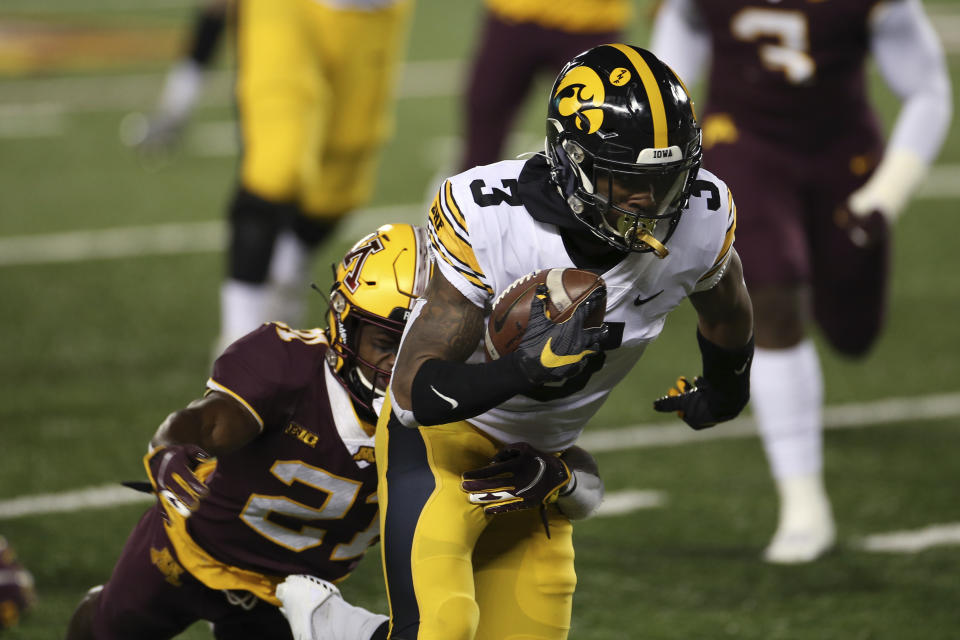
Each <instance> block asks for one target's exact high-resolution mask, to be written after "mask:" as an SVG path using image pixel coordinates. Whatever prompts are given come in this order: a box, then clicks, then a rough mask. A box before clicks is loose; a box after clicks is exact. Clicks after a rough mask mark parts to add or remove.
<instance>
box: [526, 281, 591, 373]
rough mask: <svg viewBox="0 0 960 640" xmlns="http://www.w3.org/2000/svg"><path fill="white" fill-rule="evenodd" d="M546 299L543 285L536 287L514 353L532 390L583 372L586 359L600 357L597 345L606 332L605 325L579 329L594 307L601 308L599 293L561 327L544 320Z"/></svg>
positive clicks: (588, 298) (559, 324)
mask: <svg viewBox="0 0 960 640" xmlns="http://www.w3.org/2000/svg"><path fill="white" fill-rule="evenodd" d="M546 298H547V287H546V285H543V284H541V285H538V286H537V291H536V295H535V296H534V298H533V301H532V302H531V303H530V321H529V323H528V324H527V330H526V331H525V332H524V334H523V339H522V340H521V341H520V346H519V347H517V351H516V353H517V356H518V362H519V366H520V371H521V372H522V373H523V376H524V377H525V378H526V379H527V381H528V382H529V383H530V384H532V385H534V386H542V385H544V384H551V383H552V384H561V383H563V382H564V381H566V380H567V379H569V378H572V377H574V376H576V375H577V374H578V373H580V372H581V371H583V369H584V367H586V365H587V362H588V361H589V359H590V356H592V355H594V354H598V353H600V342H601V340H602V339H603V337H604V335H605V334H606V332H607V327H606V325H601V326H600V327H595V328H592V329H585V328H584V326H583V325H584V323H585V322H586V319H587V316H589V315H590V312H591V311H592V310H593V309H594V308H595V307H596V305H598V304H604V298H605V292H604V291H603V290H602V289H597V290H596V291H594V292H593V293H591V294H590V295H589V296H588V297H587V299H586V300H584V301H583V302H581V303H580V305H579V306H578V307H577V309H576V311H574V312H573V315H571V316H570V317H569V318H568V319H567V320H566V321H564V322H561V323H555V322H553V321H551V320H550V318H548V317H547V311H546V305H545V300H546Z"/></svg>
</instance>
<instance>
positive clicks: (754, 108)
mask: <svg viewBox="0 0 960 640" xmlns="http://www.w3.org/2000/svg"><path fill="white" fill-rule="evenodd" d="M877 3H878V0H779V1H778V2H775V3H773V2H758V1H753V2H745V1H744V0H699V1H698V2H697V5H698V8H699V10H700V14H701V16H702V17H703V19H704V20H705V21H706V23H707V25H706V26H707V27H708V29H709V31H710V34H711V38H712V47H713V49H712V52H713V62H712V64H711V73H710V78H709V87H710V88H709V94H708V96H707V100H706V104H707V105H708V110H709V112H711V113H727V114H730V115H731V116H732V117H733V119H734V121H735V123H736V126H737V128H739V129H742V130H747V131H750V132H752V133H755V134H759V135H761V136H763V137H764V138H766V139H768V140H770V141H775V142H778V143H783V144H787V145H791V146H794V147H796V148H800V149H807V150H814V149H819V148H823V147H825V146H827V145H828V144H829V143H830V142H831V141H832V140H833V139H834V138H835V137H844V136H847V135H850V134H855V135H860V136H863V135H867V136H871V137H873V136H875V137H876V138H877V139H879V136H880V130H879V128H878V126H877V120H876V118H875V116H874V114H873V111H872V109H871V108H870V106H869V97H868V95H867V88H866V74H865V63H866V56H867V54H868V53H869V50H870V48H869V45H868V19H869V15H870V12H871V10H872V9H873V8H874V7H875V5H876V4H877ZM825 103H827V104H825Z"/></svg>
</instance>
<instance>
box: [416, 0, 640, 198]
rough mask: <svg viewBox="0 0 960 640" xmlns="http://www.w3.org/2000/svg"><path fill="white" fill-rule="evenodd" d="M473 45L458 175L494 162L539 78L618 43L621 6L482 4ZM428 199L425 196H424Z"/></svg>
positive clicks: (616, 0) (620, 1) (624, 6)
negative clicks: (586, 53) (587, 53)
mask: <svg viewBox="0 0 960 640" xmlns="http://www.w3.org/2000/svg"><path fill="white" fill-rule="evenodd" d="M483 4H484V14H485V15H484V21H483V28H482V29H481V33H480V41H479V43H478V44H477V47H476V49H475V51H474V52H473V58H472V60H471V67H470V77H469V80H468V81H467V87H466V91H465V92H464V95H463V107H464V112H465V116H466V117H465V120H466V131H465V136H464V145H463V154H462V157H461V159H460V168H459V171H466V170H467V169H470V168H472V167H476V166H477V165H481V164H490V163H492V162H496V161H498V160H501V159H502V158H501V155H500V153H501V151H502V147H503V144H504V142H505V140H506V137H507V134H508V133H509V132H510V127H511V125H512V124H513V122H514V120H515V119H516V116H517V113H518V112H519V111H520V107H521V106H523V102H524V100H525V99H526V98H527V96H528V94H529V93H530V89H532V88H533V86H534V82H535V80H536V79H537V78H538V77H539V76H540V75H541V74H542V75H546V76H551V77H552V76H553V75H554V74H556V71H557V69H559V68H561V67H563V65H565V64H566V63H567V60H569V59H570V58H572V57H573V56H575V55H577V54H578V53H580V52H581V51H586V50H587V49H590V48H591V47H595V46H598V45H601V44H604V43H607V42H620V41H622V40H623V34H624V30H625V28H626V26H627V24H628V23H629V21H630V18H631V14H632V8H633V7H632V6H631V5H632V3H630V2H629V1H628V0H575V1H574V2H567V3H564V5H563V8H562V9H558V7H557V3H556V2H553V0H484V3H483ZM431 195H432V194H431Z"/></svg>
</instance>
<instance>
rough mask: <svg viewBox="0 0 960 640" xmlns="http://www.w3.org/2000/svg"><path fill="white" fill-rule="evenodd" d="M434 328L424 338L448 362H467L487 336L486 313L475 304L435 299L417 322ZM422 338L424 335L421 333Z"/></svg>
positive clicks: (441, 298)
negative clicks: (484, 331)
mask: <svg viewBox="0 0 960 640" xmlns="http://www.w3.org/2000/svg"><path fill="white" fill-rule="evenodd" d="M420 322H423V323H424V325H425V326H428V327H430V332H429V335H426V336H424V337H425V338H427V339H428V340H429V341H430V342H431V343H432V344H433V345H434V347H435V350H436V349H439V350H440V351H439V352H438V353H437V355H438V356H440V357H441V358H442V359H444V360H454V361H457V362H463V361H464V360H466V359H467V358H468V357H470V354H472V353H473V352H474V350H475V349H476V348H477V343H478V342H479V341H480V338H481V336H482V335H483V312H482V311H481V310H480V309H479V308H478V307H475V306H474V305H472V304H469V303H467V304H463V303H462V302H460V301H455V302H453V303H452V302H451V301H450V300H448V299H446V297H445V296H443V295H440V296H437V297H435V298H432V299H431V300H430V302H428V303H427V304H426V305H424V307H423V310H422V311H421V314H420V317H419V318H417V323H420ZM418 335H421V334H420V333H419V332H418Z"/></svg>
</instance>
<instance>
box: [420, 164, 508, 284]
mask: <svg viewBox="0 0 960 640" xmlns="http://www.w3.org/2000/svg"><path fill="white" fill-rule="evenodd" d="M429 218H430V220H429V221H430V226H429V229H430V243H431V244H432V245H433V248H434V251H435V252H436V254H437V255H439V256H440V257H441V258H443V260H444V261H445V262H446V263H447V264H449V265H450V266H451V267H453V268H454V269H456V270H457V272H458V273H460V274H461V275H463V277H464V278H466V280H467V282H469V283H470V284H472V285H473V286H475V287H477V288H478V289H481V290H483V291H484V292H485V293H487V294H488V295H493V288H492V287H491V286H490V285H489V284H487V278H486V276H485V275H484V274H483V270H482V269H481V268H480V263H479V262H478V261H477V256H476V255H475V254H474V253H473V247H472V246H470V241H469V240H468V235H467V225H466V220H465V219H464V217H463V213H462V212H461V211H460V207H459V206H458V205H457V202H456V200H455V199H454V197H453V189H452V187H451V185H450V182H449V181H447V182H445V183H444V186H443V188H442V189H441V190H440V192H439V193H438V194H437V197H436V198H434V200H433V204H432V205H430V216H429Z"/></svg>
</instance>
